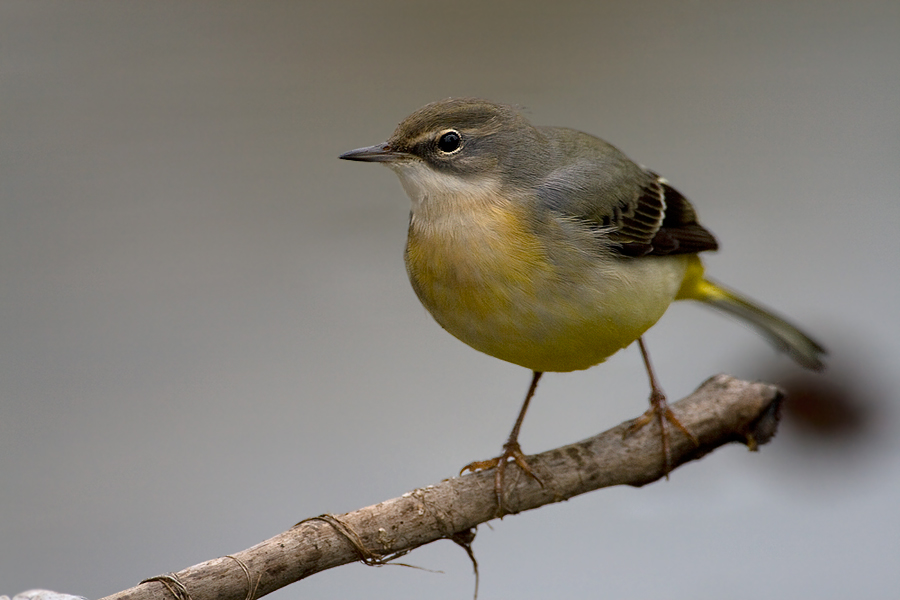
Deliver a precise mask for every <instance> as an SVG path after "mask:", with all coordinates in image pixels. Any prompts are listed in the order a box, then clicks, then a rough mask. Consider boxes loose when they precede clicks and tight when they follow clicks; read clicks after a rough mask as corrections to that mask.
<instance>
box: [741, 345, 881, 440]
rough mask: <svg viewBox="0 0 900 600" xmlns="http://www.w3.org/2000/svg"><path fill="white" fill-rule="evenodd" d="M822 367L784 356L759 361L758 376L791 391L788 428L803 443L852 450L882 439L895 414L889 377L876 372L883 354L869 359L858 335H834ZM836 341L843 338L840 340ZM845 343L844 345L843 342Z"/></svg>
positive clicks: (785, 419)
mask: <svg viewBox="0 0 900 600" xmlns="http://www.w3.org/2000/svg"><path fill="white" fill-rule="evenodd" d="M831 342H832V347H830V348H829V351H830V352H829V356H827V357H826V364H827V366H826V368H825V370H824V371H822V372H818V373H817V372H812V371H807V370H804V369H801V368H799V367H796V366H794V365H793V364H790V363H788V362H787V361H784V360H779V361H778V363H777V364H778V366H775V363H774V362H773V361H772V360H765V359H764V360H761V361H759V363H758V364H759V367H760V368H759V369H758V370H757V371H756V373H755V376H756V377H758V378H759V379H761V380H763V381H768V382H770V383H774V384H775V385H778V386H779V387H781V388H782V389H783V390H784V392H785V401H784V405H783V407H782V411H783V412H782V415H783V425H784V428H783V431H782V435H784V434H789V435H790V437H791V438H792V439H793V440H794V441H795V442H797V443H800V444H804V445H815V446H816V447H817V448H819V449H821V448H822V447H823V446H833V447H835V448H836V449H837V448H840V449H842V450H847V449H848V446H855V445H863V444H866V443H869V442H873V441H877V440H879V439H881V435H882V434H883V433H885V427H884V425H885V423H886V422H887V420H889V417H891V416H892V415H890V414H888V413H890V412H892V411H891V410H890V409H891V407H890V406H889V403H888V401H887V398H888V394H887V393H886V390H884V386H883V384H880V383H879V382H880V381H883V380H884V378H883V377H882V376H881V374H880V373H876V372H873V370H874V367H873V365H876V364H878V362H879V361H878V360H874V357H872V358H873V360H866V354H868V352H867V351H866V350H865V349H864V346H860V345H859V344H855V343H854V342H853V338H852V337H848V336H832V338H831ZM835 342H843V343H838V344H835ZM838 346H839V347H838Z"/></svg>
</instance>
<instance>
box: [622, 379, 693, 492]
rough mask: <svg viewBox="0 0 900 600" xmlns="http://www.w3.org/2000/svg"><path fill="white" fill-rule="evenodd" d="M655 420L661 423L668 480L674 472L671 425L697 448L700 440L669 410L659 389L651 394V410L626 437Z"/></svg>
mask: <svg viewBox="0 0 900 600" xmlns="http://www.w3.org/2000/svg"><path fill="white" fill-rule="evenodd" d="M654 419H656V420H657V421H658V422H659V432H660V439H661V441H662V450H663V460H664V461H665V464H664V465H663V469H664V474H665V476H666V479H668V478H669V473H670V472H671V471H672V453H671V448H670V433H669V427H668V425H669V423H671V424H672V425H674V426H675V427H676V428H677V429H679V430H680V431H681V432H682V433H683V434H684V435H686V436H687V437H688V438H689V439H690V440H691V441H692V442H693V443H694V445H695V446H699V445H700V440H698V439H697V436H695V435H694V434H693V433H691V432H690V430H689V429H688V428H687V427H685V426H684V425H683V424H682V423H681V421H679V420H678V417H676V416H675V413H674V412H672V409H671V408H669V403H668V402H666V395H665V394H663V393H662V391H660V390H658V389H654V390H653V391H652V392H651V393H650V408H649V409H648V410H647V412H645V413H644V414H643V415H641V416H640V417H638V418H637V419H635V420H634V422H633V423H632V424H631V426H630V427H629V428H628V429H626V430H625V436H626V437H627V436H629V435H632V434H633V433H635V432H636V431H638V430H639V429H641V428H642V427H644V426H645V425H648V424H650V423H651V422H652V421H653V420H654Z"/></svg>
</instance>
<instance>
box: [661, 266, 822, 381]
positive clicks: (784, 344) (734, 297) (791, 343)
mask: <svg viewBox="0 0 900 600" xmlns="http://www.w3.org/2000/svg"><path fill="white" fill-rule="evenodd" d="M678 299H691V300H699V301H700V302H704V303H706V304H709V305H710V306H712V307H714V308H717V309H719V310H721V311H723V312H725V313H728V314H730V315H733V316H735V317H738V318H739V319H741V320H742V321H744V322H746V323H748V324H749V325H751V326H752V327H753V328H754V329H756V330H757V331H758V332H760V333H761V334H762V335H763V336H764V337H765V338H766V339H767V340H769V342H771V343H772V344H773V345H774V346H775V347H776V348H778V349H779V350H781V351H783V352H786V353H787V354H788V356H790V357H791V358H793V359H794V360H795V361H797V362H798V363H799V364H801V365H802V366H804V367H806V368H807V369H813V370H816V371H821V370H822V369H824V368H825V363H824V362H823V361H822V359H823V357H824V356H825V354H826V353H827V352H826V350H825V348H823V347H822V346H821V344H819V343H818V342H816V341H815V340H813V339H812V338H811V337H809V336H808V335H806V334H805V333H803V332H802V331H800V330H799V329H798V328H796V327H794V326H793V325H791V324H790V323H788V322H787V321H785V320H784V319H782V318H781V317H779V316H777V315H775V314H774V313H772V312H771V311H769V310H767V309H765V308H763V307H761V306H759V305H758V304H756V303H754V302H753V301H752V300H749V299H748V298H745V297H743V296H741V295H740V294H738V293H737V292H735V291H733V290H730V289H728V288H726V287H725V286H723V285H720V284H718V283H716V282H713V281H710V280H709V279H706V278H705V277H704V276H703V265H702V264H701V263H700V260H699V259H698V260H697V262H696V264H692V265H691V266H690V268H689V269H688V275H687V277H685V280H684V283H683V284H682V286H681V290H680V291H679V292H678Z"/></svg>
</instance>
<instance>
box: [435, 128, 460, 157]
mask: <svg viewBox="0 0 900 600" xmlns="http://www.w3.org/2000/svg"><path fill="white" fill-rule="evenodd" d="M462 146H463V143H462V136H461V135H460V134H459V132H458V131H457V130H455V129H447V130H445V131H442V132H441V133H440V135H439V136H438V139H437V149H438V150H439V151H440V152H441V154H448V155H449V154H455V153H457V152H459V151H460V150H462Z"/></svg>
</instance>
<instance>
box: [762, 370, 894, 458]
mask: <svg viewBox="0 0 900 600" xmlns="http://www.w3.org/2000/svg"><path fill="white" fill-rule="evenodd" d="M772 379H773V383H775V384H777V385H778V386H780V387H781V388H782V389H783V390H784V391H785V402H784V406H783V411H784V412H783V415H784V418H785V419H788V420H789V422H790V423H791V424H792V425H793V426H794V427H796V429H797V430H798V431H799V432H800V433H803V434H806V435H808V436H812V437H815V438H820V439H821V440H822V441H831V440H833V441H843V442H849V441H854V440H856V439H860V438H863V437H865V436H867V435H868V434H869V433H870V432H871V433H874V427H873V425H874V424H875V419H876V417H877V414H876V413H878V412H879V411H878V410H877V408H878V407H877V405H876V403H875V402H874V399H873V398H872V397H871V393H870V390H868V389H866V386H865V384H864V383H863V382H862V381H858V380H856V378H854V377H848V376H847V374H846V373H835V372H831V373H829V372H825V373H821V374H819V373H802V372H792V373H790V374H788V375H783V376H781V377H774V378H772Z"/></svg>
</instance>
